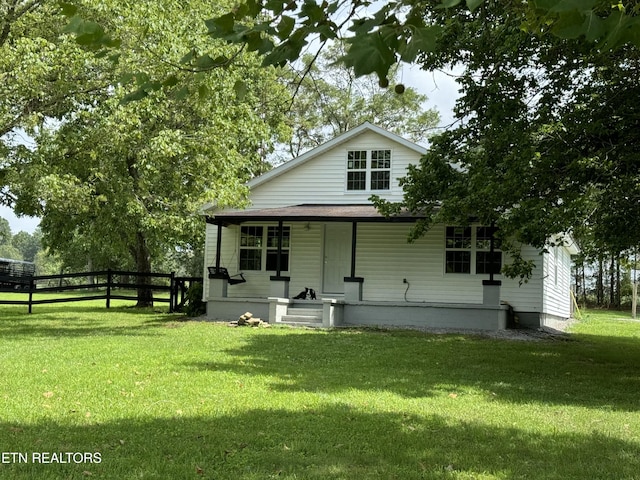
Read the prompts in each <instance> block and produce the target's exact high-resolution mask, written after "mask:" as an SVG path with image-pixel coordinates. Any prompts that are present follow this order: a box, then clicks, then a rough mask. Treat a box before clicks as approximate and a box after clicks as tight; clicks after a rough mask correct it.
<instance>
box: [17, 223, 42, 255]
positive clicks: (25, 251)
mask: <svg viewBox="0 0 640 480" xmlns="http://www.w3.org/2000/svg"><path fill="white" fill-rule="evenodd" d="M41 240H42V232H41V231H40V229H37V230H36V231H35V232H34V233H33V234H30V233H27V232H23V231H21V232H18V233H16V234H15V235H14V236H13V237H12V238H11V245H13V246H14V247H15V248H16V249H18V251H19V252H20V254H21V255H22V259H23V260H25V261H27V262H33V261H35V258H36V255H37V254H38V252H39V251H40V250H41V249H42V245H41Z"/></svg>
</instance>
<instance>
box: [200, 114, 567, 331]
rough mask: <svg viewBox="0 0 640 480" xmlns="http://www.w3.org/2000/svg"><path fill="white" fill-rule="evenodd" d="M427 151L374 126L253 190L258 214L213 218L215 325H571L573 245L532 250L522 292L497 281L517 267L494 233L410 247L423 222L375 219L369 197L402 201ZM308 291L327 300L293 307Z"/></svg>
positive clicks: (438, 231) (451, 235) (456, 235)
mask: <svg viewBox="0 0 640 480" xmlns="http://www.w3.org/2000/svg"><path fill="white" fill-rule="evenodd" d="M424 153H425V149H424V148H423V147H421V146H418V145H416V144H414V143H412V142H409V141H407V140H405V139H403V138H401V137H398V136H396V135H394V134H392V133H389V132H387V131H385V130H383V129H381V128H378V127H376V126H374V125H371V124H369V123H364V124H362V125H360V126H359V127H357V128H354V129H353V130H350V131H349V132H347V133H345V134H343V135H340V136H339V137H337V138H334V139H333V140H331V141H329V142H327V143H325V144H323V145H321V146H319V147H317V148H315V149H313V150H311V151H309V152H307V153H305V154H303V155H301V156H300V157H297V158H295V159H293V160H291V161H289V162H287V163H285V164H283V165H281V166H279V167H277V168H274V169H273V170H271V171H269V172H268V173H266V174H264V175H262V176H260V177H257V178H255V179H253V180H251V181H250V182H249V187H250V201H251V205H250V207H249V208H247V209H245V210H240V211H238V210H233V211H231V210H215V209H214V208H209V209H207V210H205V215H206V220H207V232H206V251H205V267H206V269H205V288H204V292H205V293H204V299H205V301H206V302H207V316H208V317H209V318H211V319H224V320H230V319H235V318H237V317H238V316H239V315H240V314H242V313H244V312H245V311H247V310H248V311H251V312H252V313H254V315H256V316H260V317H261V318H263V319H265V318H268V319H269V320H270V321H271V322H292V323H294V322H295V323H317V324H323V325H325V326H333V325H339V324H343V325H349V324H357V325H361V324H372V325H406V326H408V325H414V326H435V327H456V328H459V327H463V328H478V329H501V328H505V327H506V326H507V324H508V320H509V319H510V318H509V315H511V313H512V312H511V311H510V308H512V309H513V311H514V312H515V315H516V319H517V320H518V321H519V322H520V323H522V324H527V325H532V326H541V325H544V324H545V322H546V321H547V320H548V319H566V318H568V317H569V316H570V305H571V302H570V291H569V288H570V265H571V255H572V254H575V253H577V250H576V249H575V247H574V246H572V245H570V246H565V247H560V246H559V247H555V248H553V249H552V251H550V252H549V253H545V254H542V255H541V254H539V252H538V251H537V250H535V249H534V248H531V247H526V246H525V247H523V248H524V250H523V253H524V255H525V258H530V259H533V260H534V261H535V262H536V264H537V268H536V269H535V270H534V274H533V277H532V278H531V279H530V281H529V282H528V283H526V284H524V285H522V286H520V285H519V283H518V281H517V280H511V279H507V278H502V277H501V276H500V275H499V274H494V275H491V274H490V273H489V272H490V271H491V270H492V269H498V270H499V266H500V264H502V263H504V262H507V261H508V259H507V258H503V257H504V256H505V255H503V254H502V252H500V251H499V250H497V249H496V248H495V246H494V245H493V242H492V239H491V237H492V235H491V229H490V228H488V227H487V226H483V225H472V226H469V227H459V226H455V225H439V226H435V227H433V228H432V229H431V230H430V231H429V232H428V233H427V234H426V235H425V236H424V237H422V238H420V239H419V240H418V241H416V242H414V243H408V242H407V236H408V233H409V230H410V228H411V226H412V224H413V223H414V222H415V221H416V220H417V218H416V217H412V216H411V215H408V214H405V215H398V216H396V217H393V218H390V219H386V218H384V217H383V216H382V215H380V214H379V213H378V212H377V211H376V209H375V208H374V207H373V206H372V205H371V202H370V201H369V200H368V199H369V197H370V196H371V195H372V194H377V195H379V196H381V197H383V198H385V199H388V200H392V201H399V200H401V199H402V189H401V188H400V186H399V184H398V179H399V178H400V177H403V176H404V175H405V171H406V168H407V166H408V165H409V164H411V163H417V162H418V160H419V158H420V157H421V156H422V155H423V154H424ZM240 274H242V276H240ZM305 288H309V289H312V290H314V291H315V293H316V298H315V299H305V300H299V299H294V298H293V297H294V296H296V295H297V294H298V293H299V292H301V291H304V290H305Z"/></svg>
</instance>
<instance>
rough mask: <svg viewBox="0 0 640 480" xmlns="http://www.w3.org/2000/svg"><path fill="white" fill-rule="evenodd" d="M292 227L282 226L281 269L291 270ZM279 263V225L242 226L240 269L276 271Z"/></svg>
mask: <svg viewBox="0 0 640 480" xmlns="http://www.w3.org/2000/svg"><path fill="white" fill-rule="evenodd" d="M290 246H291V227H289V226H284V227H282V254H281V257H280V270H281V271H283V272H285V271H288V270H289V249H290ZM277 265H278V227H277V226H268V227H263V226H242V227H240V265H239V267H240V271H248V270H256V271H276V270H277Z"/></svg>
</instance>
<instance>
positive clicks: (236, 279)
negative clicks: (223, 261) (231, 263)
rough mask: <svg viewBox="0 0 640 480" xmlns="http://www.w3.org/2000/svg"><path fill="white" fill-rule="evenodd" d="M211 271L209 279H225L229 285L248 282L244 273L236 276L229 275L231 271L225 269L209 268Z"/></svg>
mask: <svg viewBox="0 0 640 480" xmlns="http://www.w3.org/2000/svg"><path fill="white" fill-rule="evenodd" d="M207 270H209V278H223V279H225V280H226V281H227V282H228V283H229V285H237V284H239V283H245V282H246V281H247V279H246V278H244V274H243V273H242V272H240V273H238V274H236V275H229V271H228V270H227V269H226V268H224V267H207Z"/></svg>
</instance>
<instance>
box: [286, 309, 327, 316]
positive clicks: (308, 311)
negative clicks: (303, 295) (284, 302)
mask: <svg viewBox="0 0 640 480" xmlns="http://www.w3.org/2000/svg"><path fill="white" fill-rule="evenodd" d="M287 314H288V315H302V316H304V317H320V318H322V309H321V308H309V307H289V308H288V309H287Z"/></svg>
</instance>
